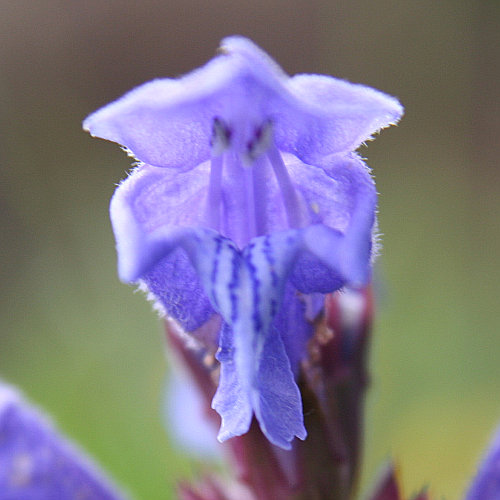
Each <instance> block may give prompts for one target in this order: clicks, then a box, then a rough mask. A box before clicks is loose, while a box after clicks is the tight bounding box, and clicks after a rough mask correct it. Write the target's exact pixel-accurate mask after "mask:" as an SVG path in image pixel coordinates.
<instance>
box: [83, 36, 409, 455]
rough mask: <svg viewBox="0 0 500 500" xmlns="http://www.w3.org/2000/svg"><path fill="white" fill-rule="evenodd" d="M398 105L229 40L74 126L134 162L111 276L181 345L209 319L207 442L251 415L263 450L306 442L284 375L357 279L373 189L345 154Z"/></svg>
mask: <svg viewBox="0 0 500 500" xmlns="http://www.w3.org/2000/svg"><path fill="white" fill-rule="evenodd" d="M401 114H402V107H401V105H400V104H399V102H398V101H397V100H396V99H394V98H392V97H389V96H387V95H385V94H383V93H381V92H378V91H376V90H374V89H371V88H369V87H365V86H361V85H354V84H351V83H348V82H345V81H341V80H337V79H334V78H331V77H328V76H321V75H296V76H294V77H291V78H290V77H288V76H287V75H286V74H285V73H284V72H283V71H282V70H281V69H280V68H279V67H278V66H277V64H276V63H275V62H274V61H273V60H271V59H270V58H269V56H267V54H265V53H264V52H263V51H261V50H260V49H259V48H258V47H257V46H256V45H254V44H253V43H252V42H251V41H249V40H247V39H245V38H241V37H230V38H227V39H225V40H223V42H222V46H221V50H220V53H219V54H218V55H217V56H216V57H215V58H214V59H213V60H211V61H210V62H209V63H208V64H206V65H205V66H204V67H202V68H201V69H198V70H196V71H194V72H192V73H190V74H188V75H186V76H184V77H182V78H179V79H175V80H174V79H161V80H154V81H152V82H149V83H146V84H144V85H142V86H140V87H139V88H137V89H135V90H133V91H131V92H130V93H128V94H126V95H125V96H124V97H122V98H121V99H119V100H117V101H116V102H114V103H111V104H109V105H107V106H105V107H104V108H102V109H100V110H99V111H97V112H95V113H94V114H92V115H90V116H89V117H88V118H87V119H86V120H85V122H84V127H85V129H87V130H88V131H90V133H91V134H92V135H93V136H97V137H101V138H103V139H108V140H111V141H114V142H117V143H119V144H121V145H122V146H124V147H125V148H126V149H127V150H128V151H129V152H130V154H131V155H132V156H134V157H135V158H136V159H137V160H138V162H139V163H138V165H137V167H136V168H135V169H134V170H133V171H132V173H131V175H130V176H129V177H128V179H126V180H125V181H124V182H122V183H121V184H120V186H119V187H118V189H117V190H116V192H115V195H114V197H113V199H112V202H111V219H112V223H113V228H114V232H115V236H116V242H117V250H118V261H119V262H118V267H119V275H120V277H121V279H122V280H123V281H125V282H141V283H143V284H144V285H145V286H146V287H147V289H148V290H149V291H150V292H151V293H152V294H153V295H154V297H155V298H156V300H157V302H158V303H159V304H160V305H161V306H162V307H163V309H164V310H165V312H166V314H168V315H169V317H172V318H174V319H175V320H176V321H177V322H178V323H179V324H180V325H181V326H182V328H183V329H184V330H185V331H186V332H189V333H191V334H192V336H193V337H196V336H197V335H198V332H199V331H200V329H202V327H203V325H205V324H207V322H209V321H211V322H214V321H215V322H219V324H220V328H219V330H218V331H219V335H218V340H217V342H218V352H217V359H218V361H219V362H220V364H221V373H220V379H219V386H218V390H217V393H216V395H215V397H214V400H213V407H214V408H215V409H216V410H217V412H218V413H219V414H220V416H221V417H222V426H221V430H220V433H219V440H221V441H223V440H225V439H228V438H230V437H233V436H238V435H241V434H244V433H245V432H246V431H247V430H248V428H249V425H250V422H251V419H252V417H253V415H255V417H256V418H257V420H258V421H259V424H260V427H261V430H262V431H263V432H264V434H265V435H266V436H267V438H268V439H269V440H270V441H271V442H272V443H274V444H275V445H277V446H280V447H282V448H285V449H289V448H290V446H291V441H292V440H293V438H294V437H295V436H297V437H298V438H300V439H304V438H305V437H306V430H305V428H304V424H303V415H302V404H301V396H300V392H299V389H298V387H297V384H296V382H295V378H296V376H297V374H298V370H299V365H300V362H301V360H302V359H303V358H304V356H305V355H306V348H305V345H306V342H307V340H308V338H309V336H310V335H311V332H312V326H311V322H312V320H313V319H314V318H315V316H316V315H317V314H318V312H319V311H320V310H321V307H322V298H323V295H322V294H325V293H329V292H332V291H335V290H338V289H340V288H341V287H343V286H351V287H357V286H362V285H363V284H366V283H367V282H368V281H369V279H370V267H371V260H372V256H373V252H374V248H373V247H374V245H373V234H374V224H375V208H376V191H375V186H374V183H373V181H372V179H371V176H370V173H369V170H368V169H367V167H366V166H365V164H364V162H363V161H362V160H361V159H360V158H359V157H358V156H357V155H356V154H355V153H353V151H354V150H355V149H356V148H357V147H358V146H359V145H360V144H361V143H362V142H364V141H366V140H367V139H369V138H370V137H371V136H372V134H373V133H375V132H377V131H378V130H380V129H381V128H383V127H386V126H388V125H390V124H393V123H396V122H397V120H398V119H399V118H400V116H401Z"/></svg>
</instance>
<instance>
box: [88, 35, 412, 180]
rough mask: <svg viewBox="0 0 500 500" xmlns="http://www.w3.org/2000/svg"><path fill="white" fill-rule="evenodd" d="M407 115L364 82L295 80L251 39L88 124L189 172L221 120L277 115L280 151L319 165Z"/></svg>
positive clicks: (144, 155) (145, 157)
mask: <svg viewBox="0 0 500 500" xmlns="http://www.w3.org/2000/svg"><path fill="white" fill-rule="evenodd" d="M402 112H403V109H402V107H401V105H400V104H399V102H398V101H397V100H396V99H394V98H392V97H390V96H388V95H386V94H383V93H382V92H378V91H376V90H374V89H372V88H369V87H365V86H363V85H353V84H351V83H348V82H346V81H343V80H338V79H335V78H332V77H328V76H321V75H296V76H294V77H291V78H290V77H288V76H287V75H286V74H285V73H284V72H283V71H282V70H281V69H280V68H279V66H277V64H276V63H274V61H272V60H271V59H270V58H269V57H268V56H267V55H266V54H265V53H264V52H263V51H262V50H260V49H259V48H258V47H257V46H256V45H254V44H253V43H252V42H251V41H249V40H247V39H245V38H242V37H229V38H226V39H224V40H223V42H222V53H221V54H219V55H218V56H217V57H215V58H214V59H212V60H211V61H210V62H209V63H207V64H206V65H205V66H203V67H202V68H200V69H198V70H196V71H193V72H191V73H189V74H187V75H186V76H184V77H182V78H180V79H177V80H173V79H158V80H154V81H152V82H149V83H146V84H144V85H142V86H140V87H138V88H136V89H135V90H132V91H131V92H129V93H128V94H126V95H125V96H124V97H122V98H121V99H119V100H118V101H116V102H114V103H111V104H109V105H108V106H105V107H104V108H102V109H101V110H99V111H97V112H96V113H93V114H92V115H90V116H89V117H88V118H87V119H86V120H85V122H84V128H85V129H86V130H88V131H89V132H90V133H91V134H92V135H93V136H96V137H100V138H103V139H107V140H111V141H114V142H117V143H119V144H121V145H123V146H124V147H126V148H127V149H129V150H130V151H131V152H132V153H133V155H134V156H135V157H136V158H137V159H138V160H140V161H142V162H144V163H148V164H149V165H153V166H159V167H173V168H178V169H182V170H188V169H190V168H193V167H194V166H196V165H198V164H200V163H201V162H203V161H206V160H207V159H209V158H210V154H211V147H210V138H211V135H212V125H213V120H214V118H216V117H219V118H221V119H223V120H224V121H225V122H226V123H228V124H229V125H230V126H234V123H236V126H240V125H239V124H240V123H241V120H242V119H243V120H245V119H247V118H248V119H251V121H252V122H254V126H257V127H258V126H260V125H261V124H263V123H264V122H266V121H267V120H272V122H273V127H274V133H275V141H276V145H277V147H278V149H279V150H280V151H282V152H289V153H293V154H295V155H296V156H298V157H299V158H300V159H301V160H302V161H304V162H307V163H314V162H316V161H318V159H320V158H321V157H324V156H325V155H329V154H337V153H346V152H349V151H353V150H355V149H356V148H357V147H358V146H359V145H360V144H361V143H362V142H364V141H366V140H367V139H369V138H370V137H371V136H372V134H373V133H375V132H377V131H378V130H380V129H381V128H383V127H386V126H388V125H390V124H394V123H396V122H397V121H398V120H399V118H400V116H401V114H402ZM249 113H251V115H252V116H251V117H250V118H249V117H248V115H249ZM235 120H236V122H235Z"/></svg>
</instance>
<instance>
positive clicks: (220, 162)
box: [205, 117, 231, 230]
mask: <svg viewBox="0 0 500 500" xmlns="http://www.w3.org/2000/svg"><path fill="white" fill-rule="evenodd" d="M230 141H231V130H230V129H229V128H228V127H227V126H226V124H225V123H224V122H223V121H222V120H221V119H220V118H218V117H215V118H214V121H213V125H212V138H211V140H210V145H211V146H212V159H211V164H210V180H209V184H208V195H207V206H206V216H205V219H206V222H207V224H208V226H209V227H211V228H212V229H217V230H219V229H220V224H221V203H222V169H223V167H224V155H223V153H224V151H226V150H227V149H228V148H229V145H230Z"/></svg>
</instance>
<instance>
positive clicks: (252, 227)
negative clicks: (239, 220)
mask: <svg viewBox="0 0 500 500" xmlns="http://www.w3.org/2000/svg"><path fill="white" fill-rule="evenodd" d="M243 172H244V176H245V180H244V182H245V197H246V200H245V201H246V207H247V215H248V232H249V239H251V238H253V237H255V236H257V224H256V216H255V191H254V178H253V168H245V167H243Z"/></svg>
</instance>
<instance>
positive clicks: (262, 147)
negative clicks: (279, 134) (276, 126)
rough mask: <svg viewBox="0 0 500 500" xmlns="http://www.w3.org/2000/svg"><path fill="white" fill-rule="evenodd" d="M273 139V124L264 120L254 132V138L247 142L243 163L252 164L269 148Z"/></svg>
mask: <svg viewBox="0 0 500 500" xmlns="http://www.w3.org/2000/svg"><path fill="white" fill-rule="evenodd" d="M272 139H273V124H272V122H271V121H270V120H266V121H265V122H264V123H263V124H262V125H261V126H260V127H257V128H256V129H255V132H254V137H253V138H252V139H251V140H249V141H248V142H247V145H246V146H247V150H246V152H245V153H244V156H243V158H244V163H249V164H252V163H253V162H254V161H255V160H256V159H257V158H258V157H259V156H261V155H263V154H264V153H265V152H266V151H267V150H268V149H269V147H270V146H271V143H272Z"/></svg>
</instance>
